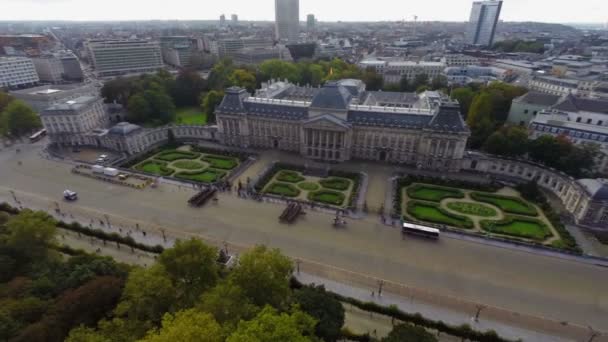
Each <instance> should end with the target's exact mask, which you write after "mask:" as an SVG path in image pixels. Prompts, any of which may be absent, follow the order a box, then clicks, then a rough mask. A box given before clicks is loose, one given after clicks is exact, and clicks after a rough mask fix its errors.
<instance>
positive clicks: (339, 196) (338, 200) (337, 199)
mask: <svg viewBox="0 0 608 342" xmlns="http://www.w3.org/2000/svg"><path fill="white" fill-rule="evenodd" d="M344 198H345V196H344V194H343V193H341V192H336V191H329V190H321V191H317V192H311V193H309V194H308V199H309V200H311V201H315V202H319V203H325V204H329V205H338V206H341V205H342V204H343V203H344Z"/></svg>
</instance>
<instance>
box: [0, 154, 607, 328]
mask: <svg viewBox="0 0 608 342" xmlns="http://www.w3.org/2000/svg"><path fill="white" fill-rule="evenodd" d="M21 149H22V151H21V152H20V153H16V152H15V150H14V149H4V150H3V151H1V152H0V179H1V182H0V200H2V199H9V198H11V195H10V193H9V191H10V190H14V191H15V192H16V194H17V197H19V198H20V199H21V200H22V201H23V202H24V203H25V204H26V205H27V203H28V201H34V202H36V203H48V206H47V208H48V209H52V208H54V202H59V205H60V206H61V208H62V209H63V210H64V211H66V212H70V211H74V212H75V211H78V210H86V211H87V212H96V213H99V215H98V217H102V215H103V213H106V212H107V213H111V214H112V215H114V216H118V217H123V218H125V219H130V220H134V221H136V222H139V223H140V224H141V226H142V227H145V226H146V225H158V226H162V227H166V230H167V234H168V235H170V234H176V235H178V234H179V232H184V233H192V234H196V235H200V236H201V237H204V238H205V237H206V238H211V239H215V240H219V241H222V240H225V241H229V242H231V243H235V244H241V245H254V244H267V245H269V246H272V247H278V248H280V249H281V250H282V251H283V252H284V253H285V254H287V255H289V256H292V257H299V258H303V259H306V260H311V261H314V262H318V263H322V264H327V265H332V266H335V267H339V268H343V269H347V270H352V271H355V272H358V273H362V274H368V275H371V276H375V277H379V278H383V279H387V280H390V281H393V282H398V283H402V284H407V285H410V286H414V287H418V288H422V289H426V290H429V291H435V292H437V293H440V294H444V295H450V296H454V297H459V298H463V299H466V300H470V301H475V302H481V303H486V304H488V305H492V306H496V307H501V308H505V309H508V310H512V311H515V312H519V313H525V314H530V315H535V316H540V317H545V318H549V319H552V320H556V321H564V322H569V323H576V324H579V325H581V326H587V325H591V326H593V327H594V328H596V329H599V330H603V331H608V323H607V322H608V291H606V284H608V269H607V268H603V267H599V266H594V265H590V264H584V263H580V262H576V261H571V260H565V259H559V258H553V257H548V256H540V255H535V254H530V253H526V252H523V251H518V250H513V249H507V248H498V247H493V246H488V245H485V244H480V243H477V242H474V241H465V240H460V239H452V238H449V237H443V238H442V239H441V240H440V241H438V242H430V241H423V240H418V239H413V238H405V239H402V237H401V234H400V233H399V231H398V230H397V229H394V228H390V227H386V226H384V225H382V224H381V223H380V222H379V219H378V217H376V216H375V215H371V216H369V217H368V218H365V219H361V220H350V222H349V225H348V227H347V228H345V229H342V230H335V229H333V228H332V227H331V220H332V216H331V215H328V214H324V213H319V212H314V211H312V212H310V211H309V212H307V215H305V216H304V217H303V218H302V219H300V220H299V221H298V222H297V223H296V224H294V225H291V226H288V225H282V224H279V223H278V219H277V218H278V216H279V214H280V212H281V211H282V210H283V207H282V206H279V205H276V204H271V203H259V202H254V201H251V200H244V199H240V198H237V196H236V195H234V194H221V195H220V197H219V203H218V204H217V205H209V206H207V207H205V208H203V209H193V208H190V207H188V206H187V204H186V201H187V199H188V198H189V197H190V196H192V194H193V191H192V190H189V189H185V188H178V187H176V186H173V185H161V186H160V187H159V188H158V189H146V190H143V191H140V190H133V189H130V188H125V187H120V186H116V185H109V184H107V183H103V182H98V181H95V180H92V179H88V178H85V177H80V176H76V175H72V174H71V173H70V167H71V166H70V165H69V164H67V163H60V162H55V161H51V160H47V159H43V158H41V156H40V153H41V146H40V145H24V146H22V147H21ZM19 162H21V165H19ZM252 168H255V169H259V168H260V166H259V165H257V164H256V165H254V166H252ZM246 174H247V173H246ZM371 182H372V183H374V182H378V181H376V179H374V178H373V177H372V179H371ZM378 183H380V182H378ZM370 186H371V185H370ZM66 188H69V189H71V190H74V191H77V192H78V193H79V197H80V198H79V200H78V201H77V202H75V203H65V202H63V201H62V200H61V193H62V191H63V190H64V189H66ZM372 190H373V192H374V193H375V192H377V189H376V188H372ZM374 193H373V194H372V195H371V196H378V195H376V194H374ZM381 195H382V197H384V195H383V194H381ZM178 236H179V235H178Z"/></svg>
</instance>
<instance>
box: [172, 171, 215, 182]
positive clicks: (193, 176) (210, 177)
mask: <svg viewBox="0 0 608 342" xmlns="http://www.w3.org/2000/svg"><path fill="white" fill-rule="evenodd" d="M224 176H226V172H224V171H220V170H211V169H207V170H203V171H182V172H179V173H177V174H175V176H174V177H175V178H178V179H185V180H189V181H193V182H200V183H207V184H209V183H216V182H219V181H220V180H222V178H224Z"/></svg>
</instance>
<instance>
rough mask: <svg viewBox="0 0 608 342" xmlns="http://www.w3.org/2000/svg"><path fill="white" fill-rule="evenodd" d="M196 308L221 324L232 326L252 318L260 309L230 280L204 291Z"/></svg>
mask: <svg viewBox="0 0 608 342" xmlns="http://www.w3.org/2000/svg"><path fill="white" fill-rule="evenodd" d="M197 308H198V309H200V310H201V311H204V312H208V313H210V314H212V315H213V317H215V319H216V320H217V321H218V322H219V323H221V324H222V325H224V326H226V325H231V326H233V327H236V324H237V323H238V322H239V321H241V320H249V319H251V318H253V317H254V316H255V315H256V314H257V313H258V311H259V310H260V309H259V308H258V307H256V306H255V305H253V304H251V301H250V300H249V298H247V296H245V292H244V291H243V289H241V288H240V287H239V286H238V285H236V284H234V283H232V282H230V281H223V282H221V283H219V284H217V285H216V286H215V287H214V288H213V289H211V290H209V291H207V292H205V293H204V294H203V295H202V297H201V301H200V303H199V305H198V306H197Z"/></svg>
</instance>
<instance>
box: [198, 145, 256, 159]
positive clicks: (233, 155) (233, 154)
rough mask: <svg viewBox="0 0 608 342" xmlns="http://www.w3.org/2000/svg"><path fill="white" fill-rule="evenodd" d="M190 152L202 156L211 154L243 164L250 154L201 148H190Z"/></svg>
mask: <svg viewBox="0 0 608 342" xmlns="http://www.w3.org/2000/svg"><path fill="white" fill-rule="evenodd" d="M192 151H194V152H198V153H204V154H212V155H214V156H221V157H225V158H236V159H238V160H239V161H240V162H244V161H246V160H247V159H249V157H250V154H248V153H245V152H238V151H226V150H221V149H217V148H210V147H202V146H192Z"/></svg>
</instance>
